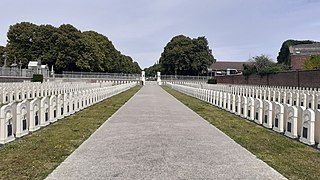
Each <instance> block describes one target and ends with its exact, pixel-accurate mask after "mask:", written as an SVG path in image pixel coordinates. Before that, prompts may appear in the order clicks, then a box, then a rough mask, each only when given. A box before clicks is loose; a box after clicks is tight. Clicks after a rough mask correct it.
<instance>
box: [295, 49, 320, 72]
mask: <svg viewBox="0 0 320 180" xmlns="http://www.w3.org/2000/svg"><path fill="white" fill-rule="evenodd" d="M289 51H290V61H291V66H292V69H293V70H301V69H303V64H304V62H305V61H306V60H307V59H309V58H310V56H312V55H320V43H313V44H299V45H295V46H290V47H289Z"/></svg>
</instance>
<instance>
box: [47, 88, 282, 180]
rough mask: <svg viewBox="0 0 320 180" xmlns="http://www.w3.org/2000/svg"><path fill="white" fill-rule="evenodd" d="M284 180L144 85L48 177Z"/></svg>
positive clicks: (166, 96) (176, 103)
mask: <svg viewBox="0 0 320 180" xmlns="http://www.w3.org/2000/svg"><path fill="white" fill-rule="evenodd" d="M112 178H118V179H273V180H274V179H283V177H282V176H281V175H280V174H279V173H277V172H276V171H275V170H273V169H272V168H270V167H269V166H268V165H266V164H265V163H264V162H262V161H261V160H259V159H257V158H256V157H255V156H254V155H252V154H251V153H249V152H248V151H247V150H245V149H244V148H242V147H241V146H240V145H238V144H236V143H235V142H234V141H233V140H231V139H230V138H229V137H227V136H226V135H225V134H223V133H222V132H221V131H219V130H218V129H216V128H215V127H213V126H211V125H210V124H209V123H207V122H206V121H205V120H203V119H202V118H201V117H200V116H198V115H197V114H196V113H194V112H193V111H191V110H190V109H189V108H187V107H186V106H184V105H183V104H182V103H180V102H179V101H177V100H176V99H175V98H174V97H172V96H171V95H169V94H168V93H166V92H165V91H164V90H162V89H161V88H160V87H159V86H156V85H147V86H144V87H143V88H142V89H141V90H140V91H139V92H138V93H137V94H136V95H135V96H134V97H133V98H132V99H130V101H128V102H127V104H126V105H125V106H123V107H122V108H121V109H120V110H119V111H117V112H116V113H115V114H114V115H113V116H112V117H111V118H110V119H109V120H108V121H107V122H105V123H104V124H103V125H102V126H101V127H100V128H99V129H98V130H97V131H96V132H95V133H94V134H93V135H92V136H91V137H90V138H89V139H88V140H87V141H85V142H84V143H83V144H82V145H81V146H80V147H79V148H78V149H77V150H76V151H75V152H73V153H72V154H71V155H70V156H69V157H68V158H67V159H66V160H65V161H64V162H63V163H62V164H61V165H60V166H59V167H58V168H57V169H56V170H55V171H54V172H53V173H51V174H50V175H49V176H48V178H47V179H59V180H60V179H112Z"/></svg>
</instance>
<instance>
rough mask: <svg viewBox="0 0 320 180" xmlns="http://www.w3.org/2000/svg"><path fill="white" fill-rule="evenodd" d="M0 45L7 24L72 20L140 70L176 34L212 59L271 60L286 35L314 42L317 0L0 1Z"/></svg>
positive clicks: (319, 35) (318, 25)
mask: <svg viewBox="0 0 320 180" xmlns="http://www.w3.org/2000/svg"><path fill="white" fill-rule="evenodd" d="M0 4H1V8H0V45H3V46H4V45H5V44H6V42H7V37H6V33H7V31H8V28H9V26H10V25H14V24H15V23H17V22H22V21H27V22H31V23H35V24H38V25H39V24H51V25H53V26H56V27H58V26H60V25H61V24H72V25H74V26H75V27H76V28H78V29H79V30H81V31H87V30H94V31H96V32H99V33H101V34H104V35H106V36H107V37H108V38H109V39H110V40H111V41H112V42H113V44H114V45H115V46H116V48H117V49H118V50H120V51H121V52H122V53H123V54H125V55H129V56H131V57H132V58H133V59H134V60H135V61H137V62H138V63H139V64H140V66H141V67H142V68H145V67H148V66H150V65H152V64H154V63H155V62H156V61H157V60H158V59H159V57H160V55H161V52H162V51H163V48H164V46H165V45H166V44H167V43H168V42H169V41H170V40H171V38H172V37H174V36H176V35H180V34H183V35H186V36H189V37H192V38H196V37H198V36H205V37H207V39H208V41H209V46H210V48H211V49H212V52H213V55H214V57H215V58H216V59H217V60H218V61H246V60H248V59H249V57H250V56H257V55H261V54H266V55H269V56H270V57H272V58H273V59H275V58H276V57H277V53H278V52H279V49H280V46H281V44H282V42H283V41H285V40H287V39H301V40H302V39H311V40H316V41H319V40H320V18H319V17H320V0H319V1H318V0H1V2H0Z"/></svg>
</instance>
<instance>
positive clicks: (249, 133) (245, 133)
mask: <svg viewBox="0 0 320 180" xmlns="http://www.w3.org/2000/svg"><path fill="white" fill-rule="evenodd" d="M162 88H163V89H165V90H166V91H167V92H169V93H170V94H171V95H173V96H174V97H176V98H177V99H178V100H179V101H181V102H182V103H183V104H185V105H186V106H188V107H189V108H190V109H192V110H193V111H195V112H196V113H197V114H199V115H200V116H201V117H203V118H204V119H206V120H207V121H208V122H210V123H211V124H212V125H214V126H215V127H217V128H218V129H220V130H221V131H223V132H224V133H225V134H227V135H228V136H229V137H231V138H232V139H233V140H234V141H236V142H237V143H238V144H240V145H241V146H243V147H244V148H246V149H247V150H249V151H250V152H251V153H253V154H254V155H256V156H257V157H258V158H259V159H261V160H263V161H264V162H266V163H267V164H268V165H270V166H271V167H273V168H274V169H275V170H277V171H278V172H280V173H281V174H282V175H284V176H285V177H287V178H288V179H320V151H319V150H317V149H314V148H312V147H309V146H306V145H303V144H301V143H299V142H297V141H296V140H293V139H290V138H287V137H286V136H284V135H282V134H279V133H276V132H274V131H272V130H269V129H266V128H264V127H262V126H260V125H257V124H255V123H254V122H250V121H248V120H245V119H243V118H240V117H238V116H236V115H234V114H232V113H229V112H227V111H225V110H222V109H219V108H217V107H214V106H213V105H210V104H208V103H206V102H203V101H200V100H198V99H195V98H192V97H190V96H187V95H184V94H182V93H180V92H178V91H175V90H173V89H171V88H169V87H166V86H162ZM261 171H263V169H261Z"/></svg>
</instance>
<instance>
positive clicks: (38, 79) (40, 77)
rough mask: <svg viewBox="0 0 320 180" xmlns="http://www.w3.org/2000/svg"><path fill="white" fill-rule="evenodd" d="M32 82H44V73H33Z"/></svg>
mask: <svg viewBox="0 0 320 180" xmlns="http://www.w3.org/2000/svg"><path fill="white" fill-rule="evenodd" d="M31 82H41V83H42V82H43V75H42V74H33V76H32V79H31Z"/></svg>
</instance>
